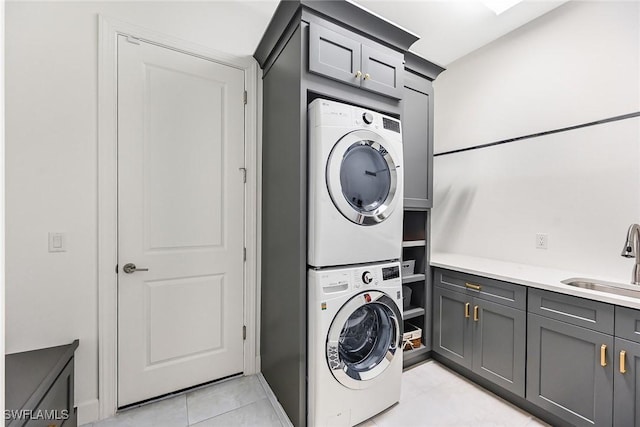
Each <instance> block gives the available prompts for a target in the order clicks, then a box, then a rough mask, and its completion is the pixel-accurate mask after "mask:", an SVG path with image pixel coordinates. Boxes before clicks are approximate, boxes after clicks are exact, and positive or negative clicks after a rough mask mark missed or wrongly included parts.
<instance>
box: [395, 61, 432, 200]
mask: <svg viewBox="0 0 640 427" xmlns="http://www.w3.org/2000/svg"><path fill="white" fill-rule="evenodd" d="M432 98H433V97H432V88H431V82H430V81H429V80H427V79H424V78H421V77H419V76H417V75H415V74H413V73H409V72H407V73H406V74H405V82H404V94H403V97H402V103H403V107H402V112H403V114H402V143H403V148H404V205H405V208H415V209H429V208H431V207H432V206H433V183H432V179H433V136H432V132H431V122H432V120H433V116H432V115H431V114H430V113H431V109H432V102H433V101H432Z"/></svg>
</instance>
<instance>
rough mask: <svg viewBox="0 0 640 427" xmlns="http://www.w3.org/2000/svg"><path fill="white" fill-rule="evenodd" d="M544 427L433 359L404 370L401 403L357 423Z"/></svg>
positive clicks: (373, 426)
mask: <svg viewBox="0 0 640 427" xmlns="http://www.w3.org/2000/svg"><path fill="white" fill-rule="evenodd" d="M400 426H403V427H405V426H406V427H410V426H411V427H418V426H424V427H448V426H451V427H466V426H473V427H542V426H547V424H545V423H543V422H542V421H540V420H539V419H538V418H536V417H534V416H533V415H531V414H529V413H527V412H524V411H523V410H521V409H519V408H517V407H515V406H513V405H512V404H510V403H508V402H507V401H505V400H503V399H501V398H499V397H498V396H496V395H495V394H493V393H490V392H488V391H486V390H485V389H483V388H482V387H480V386H478V385H476V384H474V383H472V382H471V381H469V380H467V379H466V378H464V377H462V376H460V375H458V374H457V373H455V372H453V371H451V370H450V369H448V368H446V367H444V366H443V365H441V364H439V363H438V362H436V361H434V360H429V361H427V362H425V363H422V364H420V365H418V366H415V367H413V368H411V369H408V370H406V371H404V373H403V374H402V393H401V395H400V403H398V404H397V405H395V406H392V407H391V408H389V409H388V410H386V411H384V412H383V413H381V414H378V415H377V416H375V417H373V418H372V419H370V420H369V421H366V422H364V423H362V424H360V425H359V426H358V427H400Z"/></svg>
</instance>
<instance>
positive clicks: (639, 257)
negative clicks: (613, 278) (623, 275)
mask: <svg viewBox="0 0 640 427" xmlns="http://www.w3.org/2000/svg"><path fill="white" fill-rule="evenodd" d="M620 255H622V256H623V257H625V258H633V257H635V258H636V263H635V265H634V266H633V272H632V273H631V283H632V284H634V285H640V225H638V224H631V225H630V226H629V231H628V232H627V240H626V242H624V249H622V253H621V254H620Z"/></svg>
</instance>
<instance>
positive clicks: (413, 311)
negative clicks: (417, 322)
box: [402, 307, 425, 320]
mask: <svg viewBox="0 0 640 427" xmlns="http://www.w3.org/2000/svg"><path fill="white" fill-rule="evenodd" d="M424 313H425V309H424V308H422V307H409V308H408V309H406V310H404V311H403V312H402V319H403V320H407V319H413V318H414V317H418V316H422V315H424Z"/></svg>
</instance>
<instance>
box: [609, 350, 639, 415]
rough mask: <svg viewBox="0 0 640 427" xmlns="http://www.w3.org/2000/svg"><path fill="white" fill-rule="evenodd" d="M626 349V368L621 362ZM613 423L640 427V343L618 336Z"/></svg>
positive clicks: (615, 356) (615, 355)
mask: <svg viewBox="0 0 640 427" xmlns="http://www.w3.org/2000/svg"><path fill="white" fill-rule="evenodd" d="M623 351H624V369H623V366H622V364H621V362H622V360H623V357H622V355H621V352H623ZM613 357H614V358H615V372H614V380H613V384H614V385H613V387H614V389H613V425H614V426H616V427H631V426H634V427H640V344H638V343H635V342H632V341H628V340H624V339H622V338H616V351H615V354H614V356H613ZM623 371H624V373H623Z"/></svg>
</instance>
